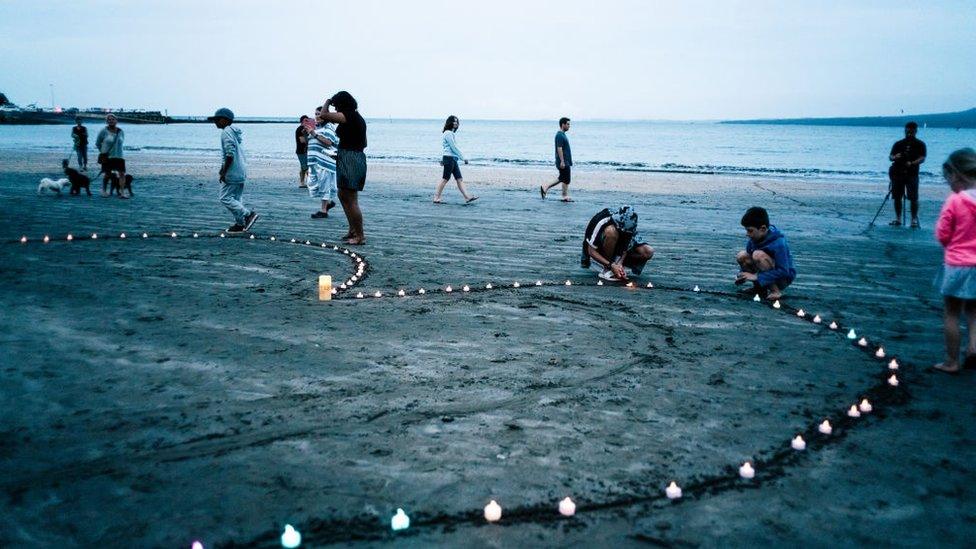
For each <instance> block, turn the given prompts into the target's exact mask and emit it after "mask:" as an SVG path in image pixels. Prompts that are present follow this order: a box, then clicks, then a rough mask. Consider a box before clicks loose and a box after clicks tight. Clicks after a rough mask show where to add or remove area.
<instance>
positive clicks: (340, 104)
mask: <svg viewBox="0 0 976 549" xmlns="http://www.w3.org/2000/svg"><path fill="white" fill-rule="evenodd" d="M330 109H334V111H333V110H330ZM320 116H321V118H322V121H323V122H333V123H335V124H338V127H337V128H336V135H337V136H338V137H339V150H338V153H339V156H338V158H336V186H337V187H338V188H339V202H340V203H341V204H342V211H343V212H345V214H346V219H347V220H348V221H349V232H348V233H346V236H344V237H343V242H344V243H346V244H352V245H354V246H357V245H361V244H365V243H366V234H365V232H364V231H363V212H362V210H360V209H359V192H360V191H362V190H363V188H364V187H365V186H366V153H365V152H364V150H365V149H366V120H365V119H363V117H362V115H361V114H359V104H358V103H357V102H356V99H355V98H354V97H353V96H352V95H351V94H350V93H349V92H347V91H341V92H339V93H337V94H335V95H333V96H332V97H330V98H329V99H327V100H326V101H325V104H324V105H322V113H321V115H320Z"/></svg>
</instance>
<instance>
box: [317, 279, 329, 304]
mask: <svg viewBox="0 0 976 549" xmlns="http://www.w3.org/2000/svg"><path fill="white" fill-rule="evenodd" d="M330 299H332V276H330V275H319V301H329V300H330Z"/></svg>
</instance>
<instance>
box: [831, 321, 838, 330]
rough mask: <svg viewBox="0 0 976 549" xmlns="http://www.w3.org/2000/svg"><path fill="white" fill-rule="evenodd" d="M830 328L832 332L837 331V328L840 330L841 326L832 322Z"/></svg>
mask: <svg viewBox="0 0 976 549" xmlns="http://www.w3.org/2000/svg"><path fill="white" fill-rule="evenodd" d="M828 327H829V328H830V329H831V330H836V329H837V328H839V327H840V326H838V325H837V323H836V322H831V323H830V326H828Z"/></svg>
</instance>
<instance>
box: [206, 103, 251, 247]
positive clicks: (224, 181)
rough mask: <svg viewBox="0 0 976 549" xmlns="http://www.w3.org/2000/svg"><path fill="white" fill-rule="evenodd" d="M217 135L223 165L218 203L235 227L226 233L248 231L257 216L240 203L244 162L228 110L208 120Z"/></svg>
mask: <svg viewBox="0 0 976 549" xmlns="http://www.w3.org/2000/svg"><path fill="white" fill-rule="evenodd" d="M209 120H211V121H213V123H214V125H216V126H217V128H219V129H220V130H221V132H220V152H221V158H222V159H223V164H222V165H221V167H220V203H221V204H223V205H224V207H225V208H227V209H228V210H230V213H231V214H233V215H234V224H233V225H231V226H230V227H229V228H228V229H227V232H229V233H242V232H245V231H249V230H250V229H251V226H252V225H254V222H255V221H257V218H258V213H257V212H256V211H254V210H251V209H248V208H247V207H246V206H244V203H243V202H242V201H241V197H242V196H243V195H244V181H246V180H247V160H246V159H245V157H244V148H243V147H242V146H241V134H242V132H241V130H240V128H235V127H233V126H232V124H233V123H234V112H233V111H231V110H230V109H228V108H221V109H217V112H215V113H214V115H213V116H211V117H210V118H209Z"/></svg>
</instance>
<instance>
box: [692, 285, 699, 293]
mask: <svg viewBox="0 0 976 549" xmlns="http://www.w3.org/2000/svg"><path fill="white" fill-rule="evenodd" d="M691 291H693V292H700V291H701V288H699V287H698V284H695V287H694V288H692V289H691Z"/></svg>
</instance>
